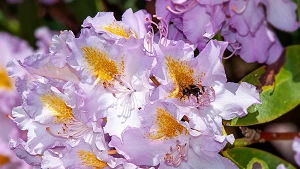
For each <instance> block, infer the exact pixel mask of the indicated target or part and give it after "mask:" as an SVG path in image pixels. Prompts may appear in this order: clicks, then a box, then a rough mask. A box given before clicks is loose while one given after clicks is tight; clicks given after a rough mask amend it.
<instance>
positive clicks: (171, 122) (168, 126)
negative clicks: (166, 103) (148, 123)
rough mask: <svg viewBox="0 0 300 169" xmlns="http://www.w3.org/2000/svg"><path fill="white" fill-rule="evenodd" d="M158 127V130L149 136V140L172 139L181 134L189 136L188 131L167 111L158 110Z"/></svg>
mask: <svg viewBox="0 0 300 169" xmlns="http://www.w3.org/2000/svg"><path fill="white" fill-rule="evenodd" d="M156 114H157V116H156V121H155V123H156V125H157V129H156V130H155V131H154V132H151V133H149V134H148V138H150V139H152V140H159V139H165V140H168V139H172V138H175V137H177V136H178V135H180V134H187V133H188V131H187V129H186V128H185V127H184V126H182V125H181V124H179V123H178V122H177V120H176V119H175V118H174V117H173V116H172V115H171V114H170V113H168V112H167V111H166V110H164V109H162V108H157V109H156Z"/></svg>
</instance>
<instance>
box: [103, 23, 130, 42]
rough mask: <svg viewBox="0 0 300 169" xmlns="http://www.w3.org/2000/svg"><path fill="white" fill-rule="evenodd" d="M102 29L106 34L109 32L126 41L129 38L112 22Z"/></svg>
mask: <svg viewBox="0 0 300 169" xmlns="http://www.w3.org/2000/svg"><path fill="white" fill-rule="evenodd" d="M103 29H105V30H106V31H107V32H110V33H112V34H115V35H118V36H122V37H124V38H126V39H128V38H129V37H130V34H128V33H127V32H126V30H125V29H124V28H123V27H122V26H121V25H118V24H117V23H115V22H113V23H111V24H109V25H107V26H103Z"/></svg>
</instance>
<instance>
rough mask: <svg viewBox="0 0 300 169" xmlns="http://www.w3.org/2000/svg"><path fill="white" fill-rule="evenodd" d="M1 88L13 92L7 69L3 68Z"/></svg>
mask: <svg viewBox="0 0 300 169" xmlns="http://www.w3.org/2000/svg"><path fill="white" fill-rule="evenodd" d="M0 88H3V89H5V90H11V89H12V83H11V80H10V78H9V77H8V75H7V72H6V70H5V68H1V67H0Z"/></svg>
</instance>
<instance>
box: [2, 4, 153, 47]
mask: <svg viewBox="0 0 300 169" xmlns="http://www.w3.org/2000/svg"><path fill="white" fill-rule="evenodd" d="M8 2H9V1H8V0H7V1H6V0H1V1H0V31H5V32H9V33H11V34H13V35H16V36H19V37H21V38H22V39H25V40H27V41H28V42H29V43H30V44H31V45H32V46H33V47H35V41H36V39H35V38H34V31H35V30H36V28H38V27H41V26H47V27H48V28H49V29H50V30H57V31H60V30H66V29H68V30H72V31H73V32H74V34H75V35H76V34H78V33H79V31H80V28H81V26H80V25H81V24H82V22H83V20H84V19H85V18H86V17H87V16H92V17H93V16H95V15H96V13H97V12H98V11H111V12H114V13H115V17H116V18H117V19H121V16H122V13H123V12H124V11H125V10H126V9H128V8H132V10H133V11H137V10H139V9H145V7H146V3H147V2H146V1H143V0H123V1H120V0H73V1H71V2H64V1H62V0H58V1H57V3H54V4H51V5H47V4H43V3H41V2H40V1H39V0H24V1H23V2H21V3H13V4H12V3H8Z"/></svg>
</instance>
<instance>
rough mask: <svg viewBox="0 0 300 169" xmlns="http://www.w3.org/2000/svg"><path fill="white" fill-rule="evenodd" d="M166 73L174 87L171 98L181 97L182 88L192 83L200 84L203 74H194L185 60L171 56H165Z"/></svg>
mask: <svg viewBox="0 0 300 169" xmlns="http://www.w3.org/2000/svg"><path fill="white" fill-rule="evenodd" d="M166 66H167V70H168V74H169V76H170V78H171V80H172V81H173V83H174V85H175V87H174V90H173V92H172V93H171V94H170V97H171V98H182V97H183V96H184V95H183V90H184V89H185V88H187V87H189V86H190V85H192V84H201V78H202V77H203V76H204V75H205V74H204V73H202V74H201V75H200V76H196V77H195V76H194V70H193V69H192V68H191V67H190V66H189V65H188V63H187V62H185V61H180V60H179V59H177V60H175V59H174V58H172V57H171V56H167V57H166Z"/></svg>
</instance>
